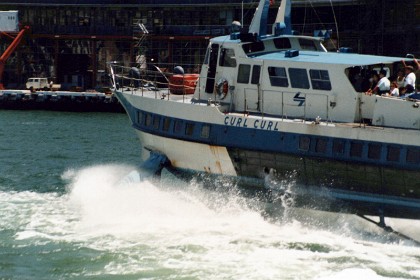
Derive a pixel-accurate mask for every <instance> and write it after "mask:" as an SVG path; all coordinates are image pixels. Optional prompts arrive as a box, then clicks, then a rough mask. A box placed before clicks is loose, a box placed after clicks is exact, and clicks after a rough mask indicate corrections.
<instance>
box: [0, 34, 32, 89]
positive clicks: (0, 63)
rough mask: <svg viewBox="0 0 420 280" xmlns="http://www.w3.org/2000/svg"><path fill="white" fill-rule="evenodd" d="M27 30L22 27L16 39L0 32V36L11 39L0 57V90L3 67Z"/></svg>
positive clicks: (2, 87)
mask: <svg viewBox="0 0 420 280" xmlns="http://www.w3.org/2000/svg"><path fill="white" fill-rule="evenodd" d="M28 30H29V26H24V27H23V28H22V29H21V30H20V31H19V33H18V34H17V35H16V37H13V36H11V35H9V34H7V33H6V32H1V35H5V36H7V37H9V38H12V39H13V41H12V43H11V44H10V45H9V47H7V49H6V50H5V51H4V53H3V54H2V55H1V56H0V90H3V89H4V85H3V72H4V66H5V65H6V61H7V59H8V58H9V57H10V55H11V54H12V53H13V52H14V51H15V50H16V48H17V47H18V46H19V44H20V41H21V40H22V38H23V35H25V33H26V31H28Z"/></svg>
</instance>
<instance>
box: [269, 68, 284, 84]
mask: <svg viewBox="0 0 420 280" xmlns="http://www.w3.org/2000/svg"><path fill="white" fill-rule="evenodd" d="M268 76H269V77H270V83H271V85H272V86H274V87H288V86H289V81H288V80H287V74H286V68H284V67H268Z"/></svg>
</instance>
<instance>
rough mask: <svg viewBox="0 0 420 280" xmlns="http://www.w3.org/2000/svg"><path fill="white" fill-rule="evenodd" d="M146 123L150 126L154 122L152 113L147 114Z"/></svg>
mask: <svg viewBox="0 0 420 280" xmlns="http://www.w3.org/2000/svg"><path fill="white" fill-rule="evenodd" d="M145 124H146V126H150V125H151V124H152V115H151V114H146V119H145Z"/></svg>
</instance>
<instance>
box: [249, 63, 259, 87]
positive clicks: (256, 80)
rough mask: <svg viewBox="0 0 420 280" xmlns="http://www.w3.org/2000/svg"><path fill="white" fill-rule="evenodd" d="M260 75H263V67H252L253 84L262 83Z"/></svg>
mask: <svg viewBox="0 0 420 280" xmlns="http://www.w3.org/2000/svg"><path fill="white" fill-rule="evenodd" d="M260 74H261V66H260V65H254V66H252V76H251V84H253V85H257V84H259V83H260Z"/></svg>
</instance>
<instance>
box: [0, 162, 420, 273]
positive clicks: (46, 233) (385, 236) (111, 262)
mask: <svg viewBox="0 0 420 280" xmlns="http://www.w3.org/2000/svg"><path fill="white" fill-rule="evenodd" d="M132 169H133V168H132V167H130V166H124V165H98V166H92V167H87V168H83V169H80V170H69V171H67V172H66V173H65V174H63V179H65V180H67V181H68V190H67V192H66V193H65V194H64V195H59V194H52V193H43V194H41V193H40V194H37V193H32V192H21V193H5V192H1V193H0V210H1V211H0V213H2V214H1V215H2V216H3V217H2V219H1V223H2V224H1V225H2V228H5V229H8V230H13V231H15V232H16V234H15V235H14V238H15V242H17V243H19V244H20V245H21V246H23V247H25V246H29V244H38V245H37V246H38V247H40V248H42V250H44V252H45V251H47V252H48V250H46V249H45V246H47V245H46V244H49V245H48V246H53V247H57V246H59V247H61V248H60V250H57V248H55V250H54V249H51V250H50V251H49V252H50V254H51V258H54V259H57V258H58V259H59V258H60V257H57V254H63V256H62V257H63V258H64V255H65V254H69V252H72V251H74V250H76V251H77V252H79V253H78V254H79V256H81V258H83V259H85V260H90V261H86V262H85V263H83V266H84V268H83V270H79V271H78V272H77V273H73V274H72V275H73V276H74V275H79V276H82V275H104V274H114V275H137V276H139V277H140V276H145V275H148V276H149V277H150V278H155V279H157V278H159V279H169V278H171V279H174V278H175V279H178V278H188V277H191V278H198V279H226V278H232V277H233V278H246V279H274V278H277V279H280V278H282V279H284V278H290V279H293V278H297V277H298V278H300V279H343V275H351V277H352V278H354V277H362V276H363V277H364V278H366V275H368V276H369V277H368V278H369V279H388V277H390V278H393V277H397V278H398V277H399V278H404V279H405V278H420V271H419V270H418V267H420V263H419V259H420V258H419V254H418V248H417V247H415V246H414V244H412V243H410V242H409V241H406V240H403V239H399V238H398V237H395V236H392V235H391V234H389V233H386V232H385V231H383V230H381V229H380V228H378V227H375V226H373V225H371V224H369V223H367V222H365V221H364V220H362V219H359V218H357V217H355V216H351V215H344V214H343V215H340V214H332V213H325V212H316V211H313V212H312V211H307V210H303V209H293V208H289V209H287V207H286V208H284V207H276V208H272V209H271V210H270V211H271V212H270V211H269V210H268V209H267V206H265V205H262V204H261V202H256V201H253V200H251V199H250V198H249V197H243V196H240V195H238V194H237V192H236V191H235V186H232V185H230V182H228V181H224V182H217V183H218V184H219V186H225V187H226V189H230V190H229V191H214V190H208V189H205V188H202V187H201V186H200V184H198V183H197V182H194V181H193V182H190V183H185V182H180V181H177V180H175V179H174V178H173V177H171V176H169V175H168V176H166V178H165V179H163V180H162V181H160V182H155V181H152V180H144V181H137V180H136V177H135V176H134V175H133V173H132ZM127 175H129V178H130V179H127ZM140 175H141V172H140ZM133 176H134V177H133ZM281 208H283V209H281ZM285 209H286V210H285ZM16 213H18V214H16ZM16 216H18V217H19V223H17V224H16V223H15V219H16ZM405 225H406V226H409V225H412V222H411V221H409V222H408V223H406V224H405ZM23 244H26V245H23ZM63 244H66V245H65V246H68V247H70V248H68V249H63V248H62V246H64V245H63ZM43 246H44V247H43ZM46 254H47V255H48V253H46ZM60 256H61V255H60ZM314 260H316V261H314ZM49 261H51V260H49ZM46 262H47V260H46ZM302 267H304V269H302ZM170 275H172V276H171V277H169V276H170ZM176 275H178V276H176ZM285 275H287V277H285ZM346 277H347V276H346ZM346 277H345V278H346Z"/></svg>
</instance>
